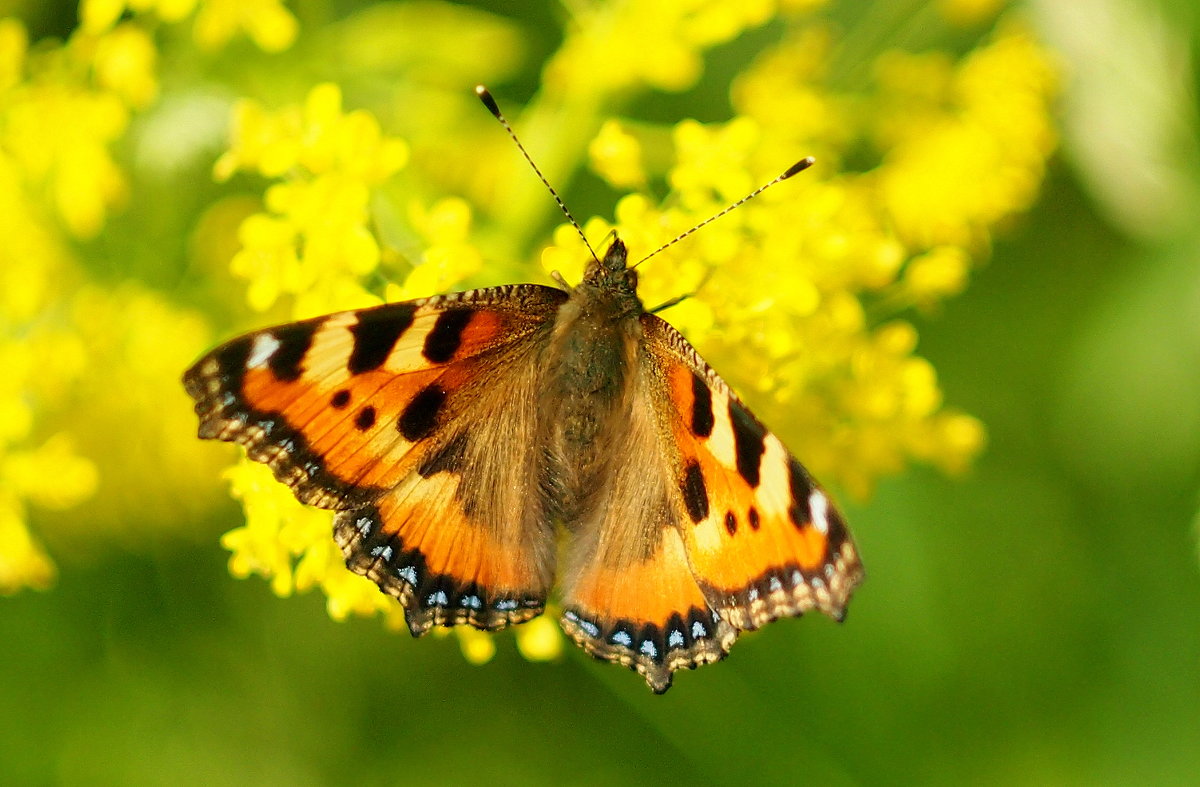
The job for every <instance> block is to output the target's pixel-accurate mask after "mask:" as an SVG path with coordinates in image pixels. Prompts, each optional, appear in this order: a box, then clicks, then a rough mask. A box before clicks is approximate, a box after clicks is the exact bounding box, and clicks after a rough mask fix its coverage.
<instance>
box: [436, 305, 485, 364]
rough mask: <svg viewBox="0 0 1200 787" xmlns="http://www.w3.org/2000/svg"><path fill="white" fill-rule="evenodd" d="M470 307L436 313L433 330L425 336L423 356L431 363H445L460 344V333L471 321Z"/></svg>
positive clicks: (472, 314)
mask: <svg viewBox="0 0 1200 787" xmlns="http://www.w3.org/2000/svg"><path fill="white" fill-rule="evenodd" d="M474 314H475V313H474V312H473V311H471V310H470V309H451V310H450V311H445V312H442V313H441V314H439V315H438V318H437V322H435V323H434V325H433V330H431V331H430V332H429V335H428V336H426V337H425V349H424V354H425V357H426V358H427V359H428V360H429V361H431V362H433V363H445V362H446V361H449V360H450V359H451V358H453V357H454V353H456V352H458V348H459V346H460V345H461V344H462V333H463V330H464V329H465V328H466V327H467V324H468V323H470V322H471V317H472V316H474Z"/></svg>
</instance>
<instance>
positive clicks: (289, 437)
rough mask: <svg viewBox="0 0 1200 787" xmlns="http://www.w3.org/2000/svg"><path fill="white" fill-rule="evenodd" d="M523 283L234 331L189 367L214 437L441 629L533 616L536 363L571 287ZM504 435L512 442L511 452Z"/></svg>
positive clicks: (411, 612) (417, 624) (416, 623)
mask: <svg viewBox="0 0 1200 787" xmlns="http://www.w3.org/2000/svg"><path fill="white" fill-rule="evenodd" d="M565 297H566V296H565V294H564V293H562V292H561V291H559V290H556V289H553V288H548V287H539V286H536V285H522V286H509V287H497V288H494V289H490V290H476V291H472V292H466V293H459V294H456V295H450V296H442V297H438V298H429V299H425V300H420V301H412V302H408V303H395V304H387V305H384V306H379V307H375V308H371V309H363V310H359V311H350V312H341V313H337V314H332V315H329V316H326V317H320V318H316V319H312V320H305V321H302V322H298V323H292V324H289V325H283V326H278V327H275V328H269V329H266V330H262V331H257V332H255V333H251V334H248V335H246V336H242V337H240V338H237V339H234V340H232V341H230V342H228V343H227V344H225V345H223V346H222V347H219V348H217V349H216V350H214V351H212V352H211V353H209V354H208V355H207V356H205V357H204V358H201V359H200V360H199V361H198V362H197V363H196V364H195V365H194V366H193V367H192V368H191V369H189V370H188V371H187V372H186V373H185V375H184V384H185V387H186V388H187V390H188V392H189V393H190V394H191V395H192V396H193V398H194V399H195V400H196V412H197V414H198V415H199V416H200V436H201V437H206V438H215V439H220V440H228V441H233V442H238V443H241V444H242V445H244V446H245V447H246V449H247V454H248V455H249V456H250V458H251V459H254V460H256V461H260V462H264V463H266V464H268V465H269V466H270V467H271V468H272V469H273V470H274V472H275V475H276V477H277V478H279V479H280V480H281V481H283V482H284V483H286V484H288V485H289V486H290V487H291V488H292V489H293V491H294V492H295V493H296V496H297V497H298V498H299V499H300V500H301V501H302V502H305V503H308V504H311V505H316V506H320V507H323V508H333V509H337V510H339V511H340V512H341V513H340V514H339V515H338V516H337V518H336V520H335V527H336V537H337V540H338V543H339V544H340V545H341V547H342V549H343V551H344V552H345V554H346V558H347V564H348V565H349V566H350V567H351V568H352V569H354V570H355V571H357V572H359V573H362V574H365V575H366V576H369V577H370V578H371V579H373V580H374V581H376V582H377V583H378V584H379V585H380V587H381V588H382V589H383V590H385V591H386V592H388V593H391V594H392V595H394V596H396V597H397V598H398V599H399V600H400V601H401V603H402V604H403V605H404V607H405V612H406V617H407V618H408V620H409V624H410V628H411V629H412V630H413V633H414V634H420V633H423V632H424V631H425V630H426V629H427V628H428V627H429V626H430V625H452V624H455V623H470V624H472V625H475V626H478V627H480V628H499V627H501V626H504V625H507V624H508V623H512V622H519V621H521V620H526V619H528V618H529V617H532V616H533V615H536V614H537V613H538V612H539V611H540V610H541V607H542V604H543V602H544V599H545V596H546V594H547V592H548V589H549V586H550V583H551V581H552V574H553V535H552V532H551V530H550V527H549V524H548V523H547V522H546V521H545V518H544V517H543V516H542V515H541V512H539V511H538V510H537V507H536V498H537V496H536V493H535V492H536V489H537V488H538V479H537V478H536V477H535V475H534V473H533V470H532V469H531V468H534V467H535V466H536V465H535V462H534V461H533V458H534V455H535V451H534V448H533V440H534V422H535V418H536V405H535V401H536V398H537V397H536V391H537V390H538V388H539V387H540V385H541V380H540V379H539V378H538V364H537V363H536V359H537V357H538V356H539V354H540V353H541V352H543V351H544V345H545V343H546V341H547V340H548V338H549V335H550V330H551V327H552V325H553V318H554V315H555V313H556V312H557V309H558V307H559V306H560V305H561V303H562V301H563V300H564V299H565ZM497 443H503V444H504V446H505V449H504V450H503V451H500V450H497Z"/></svg>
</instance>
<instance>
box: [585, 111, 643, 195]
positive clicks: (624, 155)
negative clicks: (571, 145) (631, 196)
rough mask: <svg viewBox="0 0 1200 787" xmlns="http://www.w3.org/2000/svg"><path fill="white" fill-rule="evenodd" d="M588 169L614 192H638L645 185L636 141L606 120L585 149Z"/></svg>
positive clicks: (617, 123)
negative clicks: (630, 189)
mask: <svg viewBox="0 0 1200 787" xmlns="http://www.w3.org/2000/svg"><path fill="white" fill-rule="evenodd" d="M588 157H589V160H590V163H591V166H592V169H593V170H595V171H596V173H597V174H598V175H600V177H602V178H604V179H605V180H607V181H608V182H609V183H610V184H611V185H613V186H615V187H617V188H641V187H643V186H644V185H645V184H646V172H645V169H644V167H643V166H642V149H641V145H640V144H639V143H638V140H637V137H635V136H633V135H632V134H630V133H628V132H627V131H625V129H624V128H623V127H622V126H621V124H620V123H619V122H617V121H616V120H606V121H605V122H604V125H602V126H601V127H600V132H599V133H598V134H597V135H596V137H595V139H593V140H592V142H591V144H590V145H588Z"/></svg>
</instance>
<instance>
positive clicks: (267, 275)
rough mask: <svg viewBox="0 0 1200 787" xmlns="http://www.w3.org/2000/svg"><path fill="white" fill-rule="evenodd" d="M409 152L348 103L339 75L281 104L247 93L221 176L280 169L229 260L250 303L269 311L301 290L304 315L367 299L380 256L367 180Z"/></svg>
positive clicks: (385, 173)
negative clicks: (366, 282)
mask: <svg viewBox="0 0 1200 787" xmlns="http://www.w3.org/2000/svg"><path fill="white" fill-rule="evenodd" d="M407 157H408V147H407V146H406V145H405V143H404V142H403V141H402V140H400V139H397V138H394V137H386V136H384V135H383V134H382V132H381V131H380V129H379V123H378V122H377V121H376V120H375V118H374V117H373V116H371V115H370V114H369V113H367V112H363V111H357V112H350V113H343V112H342V96H341V91H340V89H339V88H338V87H337V86H336V85H333V84H328V83H327V84H322V85H318V86H316V87H314V88H313V89H312V91H311V92H310V93H309V94H308V97H307V99H306V101H305V102H304V106H303V107H298V106H291V107H286V108H285V109H283V110H281V111H279V112H268V111H267V110H266V109H264V108H263V107H262V106H260V105H259V104H257V103H255V102H253V101H243V102H241V103H240V104H239V105H238V107H237V110H236V117H235V120H234V128H233V144H232V146H231V149H230V150H229V152H228V153H226V154H225V155H224V156H222V157H221V159H220V160H219V161H218V162H217V165H216V176H217V178H218V179H220V180H224V179H227V178H229V177H230V176H232V175H233V174H234V173H235V172H237V171H239V170H248V171H254V172H257V173H259V174H261V175H263V176H265V177H268V178H282V180H281V182H279V183H275V184H274V185H272V186H271V187H270V188H268V189H267V193H266V208H267V210H266V211H265V212H263V213H256V214H254V215H252V216H250V217H249V218H247V219H246V220H245V222H243V224H242V227H241V230H240V232H239V236H240V238H241V241H242V244H243V248H242V250H241V251H240V252H238V254H237V255H236V256H235V257H234V259H233V263H232V269H233V272H234V273H235V274H236V275H237V276H240V277H242V278H245V279H247V280H248V281H249V282H250V287H249V289H248V290H247V298H248V300H249V303H250V306H251V307H253V308H254V309H257V310H259V311H264V310H266V309H268V308H270V307H271V306H272V305H274V304H275V302H276V300H277V299H278V297H279V296H280V295H281V294H285V293H286V294H289V295H294V296H297V298H298V299H299V303H300V305H299V306H298V308H297V310H298V312H299V313H300V314H304V315H306V316H307V315H311V314H315V313H319V312H322V311H329V309H330V308H331V307H333V306H335V305H339V306H341V307H343V308H346V307H349V306H354V305H361V302H360V300H359V299H360V298H361V295H360V293H358V292H356V291H355V290H356V286H355V285H357V283H358V282H359V281H360V280H361V279H362V277H364V276H366V275H367V274H369V273H372V272H373V271H374V270H375V269H376V267H377V266H378V265H379V258H380V253H379V245H378V243H377V242H376V240H375V236H374V234H373V233H372V232H371V229H370V227H369V226H368V220H369V213H368V203H369V201H370V197H371V190H372V188H373V187H374V186H376V185H378V184H379V183H381V182H383V181H385V180H387V178H389V177H390V176H391V175H393V174H394V173H395V172H396V171H397V170H399V169H400V168H401V167H403V166H404V163H405V161H406V159H407Z"/></svg>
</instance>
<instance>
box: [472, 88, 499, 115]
mask: <svg viewBox="0 0 1200 787" xmlns="http://www.w3.org/2000/svg"><path fill="white" fill-rule="evenodd" d="M475 95H477V96H479V100H480V101H482V102H483V105H484V106H485V107H487V108H488V112H491V113H492V114H493V115H495V116H496V117H500V106H499V105H498V104H497V103H496V99H494V98H492V94H491V92H490V91H489V90H488V89H487V88H486V87H484V86H483V85H476V86H475Z"/></svg>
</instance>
